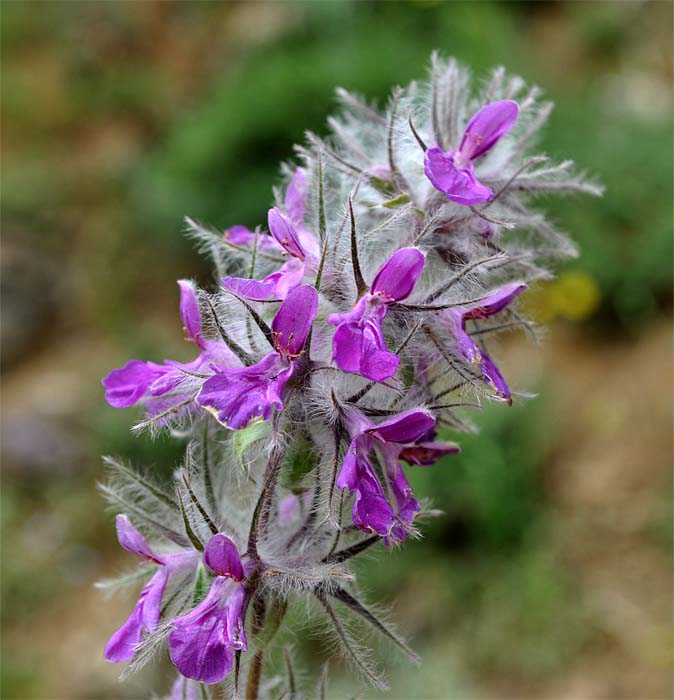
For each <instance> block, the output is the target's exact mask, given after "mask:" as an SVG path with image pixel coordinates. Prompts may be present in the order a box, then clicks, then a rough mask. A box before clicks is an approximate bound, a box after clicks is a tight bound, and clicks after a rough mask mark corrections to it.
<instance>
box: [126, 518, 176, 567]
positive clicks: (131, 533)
mask: <svg viewBox="0 0 674 700" xmlns="http://www.w3.org/2000/svg"><path fill="white" fill-rule="evenodd" d="M115 526H116V528H117V539H118V541H119V544H120V545H121V546H122V547H124V549H126V550H127V551H128V552H131V553H132V554H136V555H138V556H139V557H142V558H143V559H149V560H150V561H154V562H157V564H163V563H164V562H163V560H162V558H161V557H158V556H157V555H156V554H155V553H154V552H153V551H152V548H151V547H150V545H149V544H148V543H147V542H146V541H145V538H144V537H143V536H142V535H141V534H140V532H138V530H136V528H135V527H134V526H133V525H132V524H131V523H130V522H129V519H128V518H127V517H126V515H118V516H117V517H116V518H115Z"/></svg>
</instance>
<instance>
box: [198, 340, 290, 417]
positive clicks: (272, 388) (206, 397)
mask: <svg viewBox="0 0 674 700" xmlns="http://www.w3.org/2000/svg"><path fill="white" fill-rule="evenodd" d="M292 372H293V366H292V364H291V365H290V367H288V366H287V365H286V364H284V363H283V362H282V361H281V358H280V356H279V355H278V354H277V353H275V352H272V353H270V354H269V355H267V356H266V357H264V358H263V359H262V360H261V361H260V362H258V363H257V364H256V365H252V366H251V367H222V368H220V370H219V372H218V373H217V374H214V375H213V376H212V377H209V378H208V379H207V380H206V381H205V382H204V384H203V386H202V387H201V391H200V392H199V395H198V396H197V402H198V403H199V404H200V405H201V406H204V407H205V408H206V409H208V410H209V411H210V412H211V413H213V415H214V416H215V417H216V418H217V419H218V421H219V422H220V423H222V425H224V426H225V427H226V428H229V429H230V430H239V429H240V428H245V427H246V426H247V425H248V424H249V423H251V422H252V421H254V420H269V418H270V417H271V411H272V409H273V408H276V409H277V410H281V409H282V408H283V401H282V399H281V395H282V393H283V388H284V387H285V384H286V382H287V381H288V380H289V379H290V377H291V375H292Z"/></svg>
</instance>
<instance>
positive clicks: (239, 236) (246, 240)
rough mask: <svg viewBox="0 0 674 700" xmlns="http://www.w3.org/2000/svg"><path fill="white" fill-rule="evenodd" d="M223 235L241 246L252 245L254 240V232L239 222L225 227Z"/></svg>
mask: <svg viewBox="0 0 674 700" xmlns="http://www.w3.org/2000/svg"><path fill="white" fill-rule="evenodd" d="M223 237H224V238H225V240H227V241H229V242H230V243H233V244H234V245H238V246H241V247H242V248H247V247H248V246H252V245H253V242H254V241H255V234H254V233H253V232H252V231H250V230H249V229H248V228H246V227H245V226H241V225H239V224H237V225H236V226H231V227H230V228H228V229H226V230H225V232H224V234H223Z"/></svg>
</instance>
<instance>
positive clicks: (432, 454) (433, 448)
mask: <svg viewBox="0 0 674 700" xmlns="http://www.w3.org/2000/svg"><path fill="white" fill-rule="evenodd" d="M459 452H461V448H460V447H459V446H458V445H457V444H456V443H455V442H420V443H419V444H417V445H410V446H409V447H405V448H404V449H403V450H402V452H401V453H400V459H402V460H403V461H405V462H407V463H408V464H414V465H415V466H418V467H430V466H431V465H432V464H435V462H437V460H438V459H440V457H444V456H445V455H452V454H458V453H459Z"/></svg>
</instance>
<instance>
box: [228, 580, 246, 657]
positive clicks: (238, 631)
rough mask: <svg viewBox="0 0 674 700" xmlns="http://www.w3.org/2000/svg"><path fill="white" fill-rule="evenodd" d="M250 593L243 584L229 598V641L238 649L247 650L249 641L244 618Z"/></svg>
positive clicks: (233, 647)
mask: <svg viewBox="0 0 674 700" xmlns="http://www.w3.org/2000/svg"><path fill="white" fill-rule="evenodd" d="M247 596H248V594H247V593H246V590H245V588H244V587H243V586H236V587H235V589H234V592H233V593H231V595H230V596H229V598H228V600H227V642H228V643H229V645H230V646H231V647H232V649H236V650H237V651H246V650H247V649H248V641H247V639H246V631H245V630H244V626H243V618H244V613H245V608H246V600H247Z"/></svg>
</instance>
